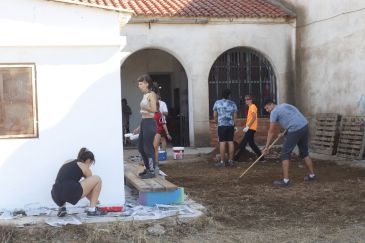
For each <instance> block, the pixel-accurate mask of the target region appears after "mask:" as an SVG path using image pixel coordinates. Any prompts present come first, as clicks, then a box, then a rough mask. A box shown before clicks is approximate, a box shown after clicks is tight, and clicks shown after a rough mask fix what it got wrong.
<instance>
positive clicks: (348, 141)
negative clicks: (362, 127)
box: [340, 139, 362, 145]
mask: <svg viewBox="0 0 365 243" xmlns="http://www.w3.org/2000/svg"><path fill="white" fill-rule="evenodd" d="M340 143H341V144H356V145H362V141H360V140H351V139H340Z"/></svg>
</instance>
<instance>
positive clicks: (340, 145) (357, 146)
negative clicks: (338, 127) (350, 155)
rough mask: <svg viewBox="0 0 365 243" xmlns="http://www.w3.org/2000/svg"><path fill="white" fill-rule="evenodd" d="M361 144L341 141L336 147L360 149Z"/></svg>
mask: <svg viewBox="0 0 365 243" xmlns="http://www.w3.org/2000/svg"><path fill="white" fill-rule="evenodd" d="M361 145H362V144H348V143H342V144H339V145H338V147H339V148H351V149H358V150H360V149H361Z"/></svg>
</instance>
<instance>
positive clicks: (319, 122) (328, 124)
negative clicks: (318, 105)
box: [316, 121, 338, 126]
mask: <svg viewBox="0 0 365 243" xmlns="http://www.w3.org/2000/svg"><path fill="white" fill-rule="evenodd" d="M337 123H338V122H337V121H316V125H317V126H336V124H337Z"/></svg>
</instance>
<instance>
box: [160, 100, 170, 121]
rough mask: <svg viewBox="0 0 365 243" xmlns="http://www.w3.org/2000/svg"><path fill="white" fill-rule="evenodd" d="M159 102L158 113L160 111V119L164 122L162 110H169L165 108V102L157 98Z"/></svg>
mask: <svg viewBox="0 0 365 243" xmlns="http://www.w3.org/2000/svg"><path fill="white" fill-rule="evenodd" d="M158 102H159V104H160V113H161V120H162V121H163V122H164V123H166V117H165V115H164V114H163V112H169V111H168V109H167V105H166V103H165V102H163V101H162V100H159V101H158Z"/></svg>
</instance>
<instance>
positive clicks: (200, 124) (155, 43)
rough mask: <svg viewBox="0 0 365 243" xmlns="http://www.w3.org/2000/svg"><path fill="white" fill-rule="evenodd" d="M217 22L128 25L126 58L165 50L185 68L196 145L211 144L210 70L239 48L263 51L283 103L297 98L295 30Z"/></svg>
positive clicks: (192, 137)
mask: <svg viewBox="0 0 365 243" xmlns="http://www.w3.org/2000/svg"><path fill="white" fill-rule="evenodd" d="M243 22H244V23H239V24H238V23H235V22H229V21H227V22H224V21H221V22H219V21H218V22H214V23H208V24H151V28H149V25H148V24H143V23H141V24H127V26H126V27H125V28H124V29H123V30H122V36H127V45H126V46H125V47H124V48H123V49H122V52H123V55H124V56H125V57H128V55H130V54H131V53H133V52H135V51H137V50H140V49H144V48H156V49H161V50H164V51H166V52H168V53H170V54H171V55H173V56H174V57H176V58H177V60H178V61H179V62H180V63H181V64H182V66H183V67H184V69H185V71H186V74H187V77H188V87H189V119H190V122H189V125H190V127H189V132H190V143H191V145H197V146H199V145H208V144H209V140H210V133H209V125H208V124H209V123H208V120H209V112H208V109H209V103H208V102H209V93H208V75H209V71H210V69H211V67H212V65H213V63H214V61H215V60H216V59H217V58H218V56H219V55H220V54H222V53H223V52H225V51H227V50H229V49H231V48H234V47H240V46H244V47H251V48H253V49H256V50H258V51H260V52H261V53H262V54H263V55H265V56H266V57H267V59H268V60H270V62H271V64H272V65H273V67H274V69H275V72H276V76H277V84H278V96H279V97H278V99H279V101H288V100H290V99H292V98H293V97H292V95H293V91H294V87H293V77H294V76H293V72H294V60H295V59H294V58H295V57H294V51H293V50H294V44H293V43H294V41H295V28H294V27H293V26H292V25H291V24H290V23H287V22H281V23H265V22H260V23H255V21H254V20H251V21H250V22H245V21H244V20H243Z"/></svg>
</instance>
